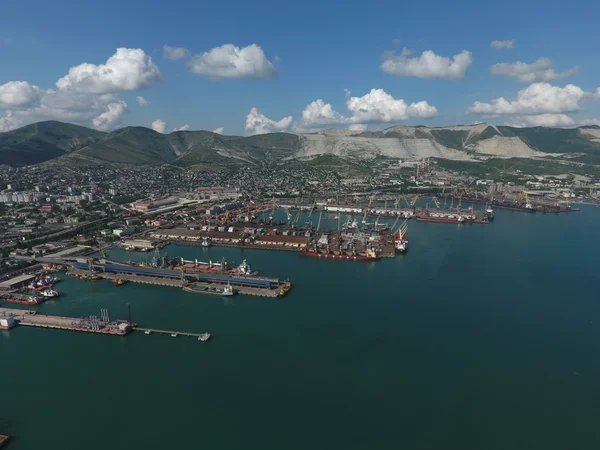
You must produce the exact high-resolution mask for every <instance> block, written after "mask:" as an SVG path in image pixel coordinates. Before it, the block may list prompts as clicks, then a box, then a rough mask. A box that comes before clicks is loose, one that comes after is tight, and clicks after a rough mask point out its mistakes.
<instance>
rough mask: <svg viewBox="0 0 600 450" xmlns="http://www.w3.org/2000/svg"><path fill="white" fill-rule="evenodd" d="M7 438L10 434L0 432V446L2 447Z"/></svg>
mask: <svg viewBox="0 0 600 450" xmlns="http://www.w3.org/2000/svg"><path fill="white" fill-rule="evenodd" d="M9 439H10V436H7V435H5V434H0V447H2V446H3V445H4V444H6V443H7V442H8V440H9Z"/></svg>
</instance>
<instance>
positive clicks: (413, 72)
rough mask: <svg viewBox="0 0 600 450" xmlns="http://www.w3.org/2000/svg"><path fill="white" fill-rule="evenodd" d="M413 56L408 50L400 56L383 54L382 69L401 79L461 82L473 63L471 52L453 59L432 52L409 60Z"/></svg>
mask: <svg viewBox="0 0 600 450" xmlns="http://www.w3.org/2000/svg"><path fill="white" fill-rule="evenodd" d="M411 54H412V51H410V50H409V49H407V48H404V49H402V53H401V54H400V55H396V52H386V53H384V54H383V62H382V63H381V69H382V70H383V71H384V72H386V73H389V74H392V75H398V76H401V77H417V78H439V79H445V80H460V79H461V78H464V77H465V76H466V74H467V70H468V69H469V66H470V65H471V63H472V62H473V57H472V55H471V52H469V51H467V50H463V51H462V52H460V53H459V54H458V55H454V56H453V57H452V59H450V58H448V57H443V56H439V55H436V54H435V53H434V52H432V51H431V50H427V51H424V52H423V53H422V54H421V56H418V57H415V58H409V57H408V56H409V55H411Z"/></svg>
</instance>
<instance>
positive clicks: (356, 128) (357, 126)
mask: <svg viewBox="0 0 600 450" xmlns="http://www.w3.org/2000/svg"><path fill="white" fill-rule="evenodd" d="M367 127H368V125H367V124H366V123H353V124H352V125H350V126H348V129H349V130H352V131H365V130H366V129H367Z"/></svg>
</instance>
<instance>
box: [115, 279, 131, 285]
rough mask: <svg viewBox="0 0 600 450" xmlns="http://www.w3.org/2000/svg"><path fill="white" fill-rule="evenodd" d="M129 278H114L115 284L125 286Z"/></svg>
mask: <svg viewBox="0 0 600 450" xmlns="http://www.w3.org/2000/svg"><path fill="white" fill-rule="evenodd" d="M127 281H128V280H123V279H121V278H113V280H112V282H113V284H114V285H115V286H123V285H124V284H126V283H127Z"/></svg>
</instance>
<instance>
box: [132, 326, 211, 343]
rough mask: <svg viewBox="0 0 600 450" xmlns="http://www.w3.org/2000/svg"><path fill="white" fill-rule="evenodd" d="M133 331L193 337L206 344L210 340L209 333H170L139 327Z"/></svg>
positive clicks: (168, 331)
mask: <svg viewBox="0 0 600 450" xmlns="http://www.w3.org/2000/svg"><path fill="white" fill-rule="evenodd" d="M132 330H133V331H143V332H144V334H153V333H158V334H166V335H169V336H171V337H178V336H185V337H193V338H197V339H198V340H199V341H202V342H206V341H208V340H209V339H210V338H211V335H210V333H189V332H187V331H170V330H159V329H156V328H141V327H133V328H132Z"/></svg>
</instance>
